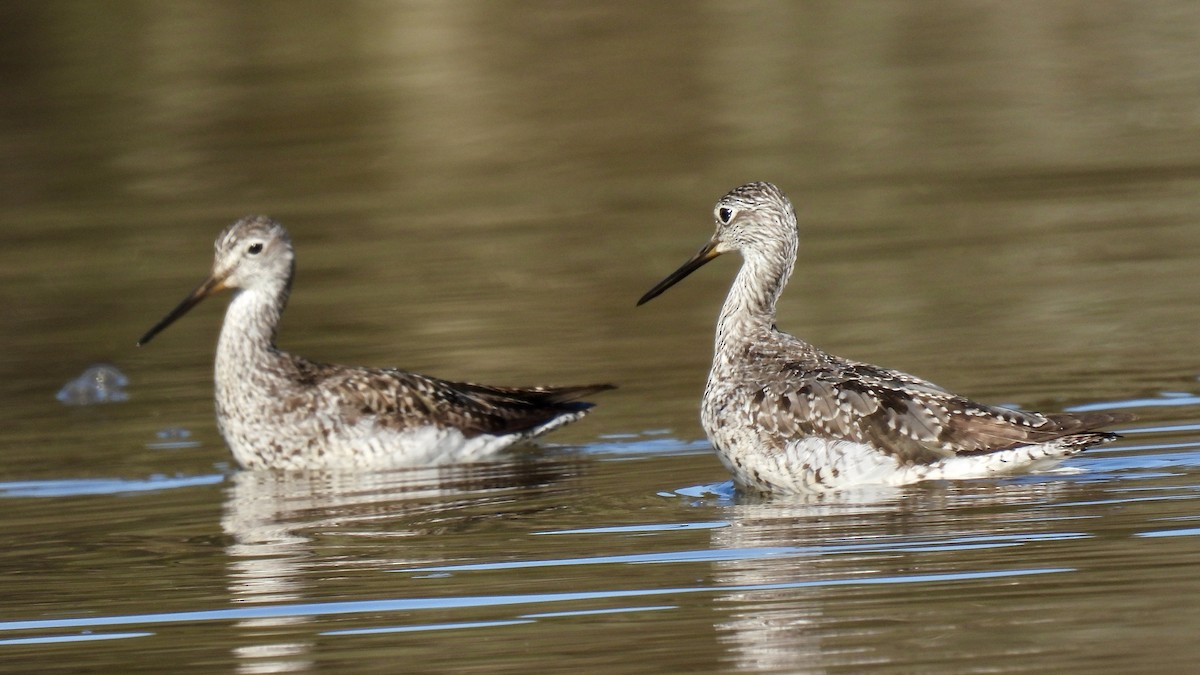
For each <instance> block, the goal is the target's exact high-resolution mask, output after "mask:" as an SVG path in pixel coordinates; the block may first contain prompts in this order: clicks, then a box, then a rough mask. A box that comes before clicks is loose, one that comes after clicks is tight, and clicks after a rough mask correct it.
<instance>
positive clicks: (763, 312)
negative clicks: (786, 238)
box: [716, 241, 796, 354]
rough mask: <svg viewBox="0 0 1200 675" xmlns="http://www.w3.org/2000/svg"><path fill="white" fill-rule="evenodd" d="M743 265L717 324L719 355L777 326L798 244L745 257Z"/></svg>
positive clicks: (775, 247) (744, 255)
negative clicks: (778, 305)
mask: <svg viewBox="0 0 1200 675" xmlns="http://www.w3.org/2000/svg"><path fill="white" fill-rule="evenodd" d="M743 257H744V261H743V263H742V268H741V270H739V271H738V274H737V277H736V278H734V280H733V286H731V287H730V289H729V295H728V296H727V297H726V298H725V304H724V305H722V307H721V316H720V318H719V319H718V321H717V338H716V351H717V353H718V354H719V353H720V352H723V351H725V350H728V349H735V348H737V346H738V345H739V344H741V343H742V342H744V341H746V340H753V339H756V337H757V336H758V335H759V334H761V333H762V332H763V331H769V330H772V329H773V327H774V325H775V303H776V302H777V301H778V300H779V295H780V293H782V292H783V287H784V286H786V285H787V282H788V279H789V278H791V276H792V270H793V268H794V267H795V264H796V243H795V241H790V242H781V243H780V244H779V245H777V246H773V247H771V248H770V249H768V250H764V251H759V250H751V251H746V252H744V253H743Z"/></svg>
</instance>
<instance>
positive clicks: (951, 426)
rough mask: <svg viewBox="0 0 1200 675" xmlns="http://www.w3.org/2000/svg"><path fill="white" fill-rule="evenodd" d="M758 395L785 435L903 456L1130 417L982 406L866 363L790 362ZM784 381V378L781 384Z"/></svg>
mask: <svg viewBox="0 0 1200 675" xmlns="http://www.w3.org/2000/svg"><path fill="white" fill-rule="evenodd" d="M789 369H790V370H791V373H790V377H787V378H781V379H780V380H776V382H775V384H773V385H772V386H768V387H766V388H764V389H762V390H760V391H759V392H758V393H757V395H756V403H757V404H758V406H759V419H758V421H759V424H760V425H762V426H763V427H764V428H765V429H766V430H768V431H769V432H770V433H771V434H773V435H776V436H783V437H785V438H789V439H793V438H801V437H804V436H810V435H813V436H819V437H823V438H829V439H835V440H848V441H855V442H859V443H867V444H870V445H872V446H874V447H876V448H879V449H880V450H881V451H883V452H886V453H888V454H890V455H893V456H895V457H897V458H899V459H901V460H902V461H905V462H914V463H925V462H931V461H936V460H938V459H942V458H946V457H952V456H954V455H971V454H984V453H988V452H995V451H998V450H1004V449H1007V448H1012V447H1016V446H1020V445H1030V444H1036V443H1045V442H1048V441H1053V440H1055V439H1059V438H1063V437H1065V436H1070V435H1073V434H1081V433H1086V432H1089V431H1091V430H1093V429H1096V428H1099V427H1102V426H1105V425H1108V424H1113V423H1117V422H1121V421H1125V420H1128V419H1132V417H1131V416H1128V415H1123V414H1118V413H1089V414H1084V415H1069V414H1056V415H1042V414H1040V413H1034V412H1023V411H1018V410H1011V409H1009V408H1001V407H998V406H987V405H983V404H980V403H976V402H974V401H971V400H969V399H967V398H964V397H962V396H957V395H955V394H951V393H950V392H947V391H946V390H944V389H942V388H941V387H938V386H937V385H934V384H932V383H929V382H926V381H924V380H920V379H918V378H915V377H913V376H911V375H908V374H905V373H901V372H899V371H893V370H886V369H882V368H878V367H876V366H871V365H868V364H861V363H854V362H831V363H827V364H823V365H822V366H821V367H817V368H814V367H813V365H812V364H803V365H801V364H794V365H793V366H791V367H790V368H789ZM784 382H786V384H783V383H784Z"/></svg>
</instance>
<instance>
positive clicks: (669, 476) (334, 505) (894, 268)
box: [0, 0, 1200, 672]
mask: <svg viewBox="0 0 1200 675" xmlns="http://www.w3.org/2000/svg"><path fill="white" fill-rule="evenodd" d="M0 26H2V28H0V33H2V37H3V38H4V39H3V40H0V74H2V76H3V78H4V82H5V91H6V94H5V95H4V96H3V97H0V148H2V149H3V153H0V157H2V159H0V185H2V186H3V189H4V194H5V195H6V197H5V199H4V200H3V203H2V204H0V223H2V225H0V281H3V283H0V307H3V309H4V312H3V314H4V319H5V320H4V325H5V328H6V330H3V331H0V347H2V349H0V397H2V400H3V405H0V447H2V448H3V454H2V459H0V504H2V505H3V511H4V514H5V515H4V518H3V521H2V523H0V541H3V542H4V545H3V546H2V547H0V669H5V670H11V671H14V672H23V671H29V670H30V669H32V668H35V667H36V668H38V669H39V670H54V669H60V670H64V671H78V670H87V669H93V670H114V669H120V670H122V671H137V670H144V671H155V670H161V668H162V667H163V664H165V663H170V664H176V665H177V666H180V667H186V668H187V669H189V670H196V671H204V670H210V671H216V672H229V671H230V670H237V671H243V672H266V671H276V672H280V671H283V672H287V671H295V672H304V671H308V670H333V671H337V672H379V671H388V670H395V669H396V668H397V667H398V665H400V666H403V667H406V668H408V669H412V670H423V671H448V670H453V671H456V670H475V671H480V670H486V671H488V672H510V671H511V672H529V671H533V670H538V671H545V670H567V669H571V670H580V669H596V670H598V669H605V670H611V671H628V672H663V671H695V672H712V671H772V672H780V671H783V672H825V671H841V672H847V671H849V672H856V671H861V670H864V669H867V668H878V669H882V670H892V671H898V672H913V671H920V672H963V671H982V670H986V671H998V670H999V671H1018V672H1020V671H1036V672H1045V671H1056V670H1083V669H1086V670H1089V671H1094V672H1131V671H1145V670H1152V669H1158V670H1177V669H1181V668H1183V667H1187V666H1190V665H1191V664H1193V663H1194V662H1195V661H1196V659H1197V658H1198V657H1200V648H1197V646H1196V641H1195V635H1196V633H1197V631H1198V630H1200V610H1197V607H1200V602H1197V600H1198V598H1200V587H1198V582H1197V581H1196V576H1195V574H1194V570H1195V568H1196V564H1197V562H1200V561H1198V560H1197V558H1198V557H1200V546H1197V541H1198V540H1197V536H1198V535H1200V506H1198V505H1197V504H1194V503H1193V502H1197V500H1198V499H1200V494H1198V493H1200V466H1198V464H1200V453H1198V448H1200V417H1198V415H1197V408H1198V404H1200V398H1198V396H1200V383H1198V382H1197V373H1198V372H1200V369H1198V368H1197V366H1196V356H1195V355H1196V354H1197V353H1200V349H1198V347H1200V337H1198V333H1197V331H1196V330H1195V326H1196V321H1197V316H1198V312H1200V310H1197V308H1196V303H1195V301H1194V299H1195V298H1196V297H1198V296H1200V274H1197V270H1198V269H1200V267H1198V262H1197V261H1198V258H1197V254H1196V251H1198V250H1200V228H1198V227H1197V226H1196V218H1197V214H1200V163H1197V160H1196V158H1197V157H1200V115H1198V114H1197V111H1200V58H1198V57H1200V53H1198V52H1197V46H1196V41H1195V40H1194V36H1195V35H1196V34H1197V32H1200V11H1198V10H1197V9H1196V8H1194V7H1193V6H1192V5H1191V4H1190V3H1184V2H1171V1H1168V0H1164V1H1162V2H1156V3H1150V4H1141V5H1137V6H1133V5H1128V4H1126V3H1109V2H1099V3H1096V2H1089V3H1083V2H1078V3H1073V2H1067V3H1056V4H1055V5H1053V6H1052V7H1045V6H1036V7H1034V6H1026V5H1010V4H1006V3H992V4H986V3H985V4H980V3H973V2H957V1H948V2H939V3H932V4H930V3H916V4H911V3H905V4H899V3H897V4H883V3H835V4H826V3H799V4H792V5H789V6H774V5H764V6H747V7H743V6H740V5H739V6H738V7H737V8H736V9H734V8H733V7H732V6H728V7H727V6H726V5H725V4H722V3H701V4H679V5H676V4H674V3H615V4H612V3H609V4H606V5H605V6H604V7H583V6H578V7H576V6H573V5H558V4H554V3H546V4H535V5H527V4H519V5H518V4H514V5H507V4H495V3H487V4H484V5H480V6H479V7H473V8H466V7H452V6H449V5H445V4H442V3H433V4H428V5H423V4H419V3H399V4H380V3H340V4H339V5H338V6H337V9H336V10H335V9H333V7H332V6H326V5H322V4H305V3H290V2H289V3H285V2H267V3H256V4H254V5H250V6H244V5H241V4H230V3H216V4H214V3H198V2H196V3H192V2H179V3H170V4H161V3H139V2H134V3H126V4H123V5H120V7H119V8H118V7H101V6H93V5H91V4H88V3H71V2H59V1H54V2H44V3H18V4H15V5H12V6H11V7H9V8H8V9H6V10H5V11H4V21H2V22H0ZM763 179H765V180H771V181H774V182H776V183H778V184H779V185H780V186H781V187H782V188H783V189H784V190H785V191H786V192H787V193H788V194H789V195H790V196H791V198H792V200H793V201H794V202H795V204H796V206H797V211H798V214H799V218H800V223H801V225H800V226H801V242H802V243H801V253H800V260H799V263H798V266H797V273H796V276H795V279H794V281H793V283H792V284H791V286H790V287H789V289H788V290H787V292H786V293H785V295H784V298H783V300H782V302H781V307H780V326H781V327H782V328H784V329H785V330H789V331H791V332H794V333H796V334H798V335H801V336H803V337H805V338H806V339H808V340H810V341H812V342H814V343H816V344H817V345H819V346H822V347H824V348H826V349H828V350H830V351H833V352H835V353H838V354H842V355H845V356H848V357H851V358H856V359H861V360H866V361H871V362H874V363H880V364H883V365H887V366H891V367H897V368H901V369H903V370H906V371H909V372H914V373H917V374H920V375H922V376H924V377H927V378H929V379H932V380H934V381H936V382H939V383H941V384H944V385H945V386H948V387H950V388H952V389H954V390H957V391H961V392H963V393H966V394H969V395H971V396H973V397H976V398H979V399H982V400H985V401H989V402H995V403H1007V404H1011V405H1018V406H1022V407H1027V408H1037V409H1048V410H1063V409H1066V410H1085V409H1128V410H1131V411H1133V412H1135V413H1137V414H1138V415H1139V418H1140V419H1139V420H1138V421H1137V422H1136V423H1134V424H1131V425H1128V427H1127V428H1125V429H1123V430H1122V431H1123V432H1125V436H1124V438H1123V439H1122V440H1121V441H1119V442H1117V443H1115V444H1113V445H1110V446H1105V447H1103V448H1097V449H1095V450H1093V451H1090V452H1088V453H1086V454H1085V455H1083V456H1080V457H1078V458H1075V459H1072V460H1071V461H1069V462H1067V463H1066V464H1065V465H1064V466H1063V467H1061V468H1060V469H1059V470H1057V471H1054V472H1051V473H1046V474H1041V475H1036V476H1026V477H1017V478H1009V479H1003V480H985V481H973V482H965V483H958V484H943V483H931V484H923V485H918V486H912V487H907V488H902V489H894V490H883V491H857V492H848V493H844V494H837V495H827V496H824V497H819V498H809V499H775V500H762V499H751V498H747V497H743V496H740V495H736V494H734V493H733V492H732V490H731V488H730V486H729V485H728V483H727V482H726V479H727V476H726V474H725V472H724V471H723V469H722V468H721V467H720V465H719V463H718V462H717V460H716V459H715V458H714V457H713V455H712V453H711V450H710V448H709V447H708V445H707V443H706V442H705V441H704V439H703V434H702V432H701V430H700V428H699V423H698V419H697V417H698V414H697V404H698V400H699V397H700V393H701V389H702V387H703V381H704V377H705V374H706V370H707V366H708V360H709V358H710V354H711V342H712V330H713V321H714V319H715V315H716V312H717V308H718V306H719V303H720V301H721V297H722V295H723V293H724V291H725V289H726V288H727V287H728V284H729V280H730V278H731V277H732V275H733V272H734V269H735V267H736V264H737V261H736V259H734V258H732V257H730V258H729V259H722V260H720V261H717V262H715V263H713V264H711V265H709V266H707V267H706V268H705V269H704V270H702V271H700V272H698V273H697V274H695V275H693V276H692V277H690V278H689V279H688V280H687V281H686V282H685V283H682V284H680V285H679V286H677V287H675V288H673V289H671V291H670V292H669V293H667V294H664V295H663V296H662V297H660V298H658V299H656V300H655V301H654V302H653V303H650V304H649V305H646V306H644V307H640V308H635V307H634V306H633V303H634V302H635V300H636V299H637V298H638V297H639V296H640V295H641V294H642V293H643V292H644V291H645V290H646V289H647V288H649V287H650V286H651V285H652V284H653V283H654V282H656V281H657V280H658V279H660V278H661V277H662V276H663V275H665V274H666V273H667V272H669V271H671V270H673V269H675V267H676V266H677V265H678V264H679V263H681V262H682V261H683V260H684V259H685V258H686V257H687V256H689V255H690V254H691V253H692V252H694V251H695V250H696V248H698V247H699V246H700V245H701V244H702V243H703V242H704V241H705V240H706V239H707V237H708V236H709V235H710V233H711V230H712V221H711V215H710V209H711V206H712V204H713V202H714V201H715V200H716V199H717V198H718V197H719V196H720V195H721V194H723V193H724V192H725V191H726V190H728V189H730V188H732V187H734V186H735V185H737V184H740V183H743V182H746V181H749V180H763ZM258 212H265V213H268V214H270V215H272V216H274V217H276V218H278V219H280V220H281V221H282V222H284V223H285V225H286V226H287V227H288V228H289V229H290V231H291V233H292V236H293V239H294V241H295V244H296V247H297V253H298V265H299V273H298V277H297V280H296V285H295V288H294V292H293V296H292V302H291V306H290V307H289V310H288V313H287V316H286V318H285V321H284V324H283V326H282V332H281V335H280V343H281V346H283V347H284V348H286V349H289V350H293V351H296V352H299V353H302V354H304V355H306V356H309V357H311V358H315V359H320V360H328V361H334V362H345V363H355V364H367V365H396V366H401V367H405V368H409V369H413V370H418V371H422V372H428V373H431V374H435V375H439V376H443V377H448V378H458V379H472V380H477V381H484V382H493V383H497V384H505V383H508V384H522V383H538V382H556V383H583V382H593V381H610V382H615V383H617V384H619V385H620V386H621V388H620V389H618V390H617V391H615V392H611V393H606V394H603V395H601V396H598V397H597V401H598V403H599V407H598V408H597V409H596V411H595V414H593V415H592V416H590V417H589V418H587V419H586V420H584V421H582V422H580V423H577V424H574V425H571V426H569V427H567V428H565V429H563V430H561V431H559V432H556V433H555V434H554V435H553V436H550V437H548V438H547V439H546V442H545V443H543V444H542V445H541V446H540V447H538V448H534V449H527V450H524V451H521V452H518V453H514V454H513V456H511V457H508V458H505V459H504V460H503V461H500V462H497V463H496V464H494V465H484V466H467V467H447V468H441V469H426V470H415V471H401V472H391V473H384V474H375V475H367V476H354V475H271V474H265V475H264V474H254V473H246V472H239V471H237V470H236V469H235V467H233V466H232V459H231V458H230V456H229V453H228V450H227V449H226V448H225V447H224V445H223V443H222V442H221V439H220V437H219V436H218V435H217V433H216V430H215V425H214V422H213V413H212V402H211V399H212V385H211V359H212V348H213V344H214V342H215V338H216V333H217V330H218V326H219V323H220V314H221V310H222V305H223V301H222V300H220V299H218V300H213V301H209V302H208V303H205V305H202V306H201V307H200V308H198V309H197V310H195V311H193V312H192V314H190V315H189V316H187V317H186V318H185V319H183V320H182V321H180V322H179V323H177V324H176V325H174V326H172V327H171V328H170V329H169V330H168V331H167V332H165V333H163V334H162V335H161V336H159V337H158V338H157V339H156V340H155V341H154V343H152V344H151V345H149V346H148V347H147V348H143V349H136V348H135V347H134V346H133V342H134V340H136V339H137V337H138V336H139V335H141V334H142V332H143V331H144V330H145V329H146V328H148V327H149V326H150V325H152V324H153V323H154V322H155V321H156V320H157V319H158V318H159V317H160V316H161V315H162V313H164V312H165V311H167V310H168V309H170V308H171V307H173V306H174V305H175V303H176V302H178V300H179V299H180V298H182V297H183V295H184V294H186V293H187V292H188V291H189V290H191V288H193V287H194V285H195V284H196V283H198V282H199V281H200V280H201V279H202V278H203V277H204V275H205V274H206V273H207V271H208V266H209V264H210V262H211V247H210V245H211V242H212V239H213V238H214V237H215V235H216V234H217V232H218V231H220V229H221V228H222V227H224V226H225V225H227V224H228V223H229V222H232V221H233V220H234V219H236V218H237V217H239V216H242V215H244V214H246V213H258ZM101 363H107V364H112V365H113V366H116V367H117V368H119V369H120V371H121V372H122V373H123V374H125V375H126V376H127V377H128V385H127V386H126V387H125V393H126V394H127V396H128V400H126V401H124V402H113V403H108V404H103V405H88V406H64V405H63V404H62V403H60V401H59V400H57V399H56V393H57V392H58V391H59V390H60V389H61V388H62V387H63V385H64V384H65V383H67V382H68V381H70V380H72V379H74V378H76V377H77V376H79V375H80V373H82V372H84V370H85V369H87V368H88V367H90V366H92V365H94V364H101Z"/></svg>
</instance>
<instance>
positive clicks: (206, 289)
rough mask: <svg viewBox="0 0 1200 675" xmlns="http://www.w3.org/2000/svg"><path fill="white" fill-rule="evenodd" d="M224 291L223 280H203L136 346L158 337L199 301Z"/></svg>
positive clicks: (210, 278) (211, 278)
mask: <svg viewBox="0 0 1200 675" xmlns="http://www.w3.org/2000/svg"><path fill="white" fill-rule="evenodd" d="M224 289H225V279H223V278H222V279H218V278H217V277H209V278H207V279H205V280H204V283H202V284H200V285H199V286H197V287H196V290H194V291H192V293H191V295H189V296H187V297H186V298H184V299H183V302H181V303H179V306H178V307H176V308H175V309H173V310H171V313H170V314H168V315H166V316H164V317H163V318H162V320H161V321H159V322H158V323H156V324H154V327H153V328H151V329H150V330H148V331H146V334H145V335H143V336H142V339H140V340H138V341H137V346H139V347H141V346H142V345H144V344H146V343H147V342H149V341H150V340H151V339H152V338H153V337H154V336H155V335H158V334H159V333H160V332H162V330H163V329H164V328H166V327H167V326H170V325H171V324H173V323H175V320H176V319H178V318H179V317H181V316H183V315H184V314H187V313H188V310H189V309H191V308H193V307H195V306H196V305H198V304H200V301H201V300H203V299H205V298H207V297H208V296H210V295H212V294H213V293H216V292H218V291H221V290H224Z"/></svg>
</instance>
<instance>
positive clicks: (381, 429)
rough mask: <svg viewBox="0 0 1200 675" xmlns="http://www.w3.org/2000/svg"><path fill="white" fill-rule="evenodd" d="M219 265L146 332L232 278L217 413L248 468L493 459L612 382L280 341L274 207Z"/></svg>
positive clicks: (236, 235) (224, 250)
mask: <svg viewBox="0 0 1200 675" xmlns="http://www.w3.org/2000/svg"><path fill="white" fill-rule="evenodd" d="M215 248H216V255H215V260H214V264H213V272H212V275H211V276H210V277H209V278H208V279H207V280H206V281H205V282H204V283H202V284H201V285H200V286H199V287H198V288H197V289H196V290H195V291H194V292H193V293H192V294H191V295H189V296H188V297H187V298H186V299H184V301H183V302H182V303H180V305H179V306H178V307H176V308H175V310H173V311H172V312H171V313H170V314H168V315H167V316H166V317H164V318H163V320H162V321H160V322H159V323H158V324H157V325H155V326H154V328H152V329H150V331H148V332H147V333H146V335H145V336H143V337H142V339H141V340H139V342H138V344H139V345H141V344H145V343H146V342H148V341H149V340H150V339H151V338H153V337H154V336H155V335H156V334H157V333H158V332H159V331H161V330H162V329H164V328H166V327H167V326H168V325H170V324H171V323H172V322H174V321H175V320H176V319H178V318H179V317H180V316H182V315H183V314H184V313H186V312H187V311H188V310H189V309H191V308H192V307H194V306H195V305H196V304H197V303H199V302H200V301H201V300H203V299H204V298H205V297H207V296H209V295H211V294H213V293H216V292H218V291H220V290H223V289H225V288H232V289H234V297H233V299H232V300H231V301H230V303H229V308H228V310H227V311H226V313H225V322H224V324H223V325H222V328H221V337H220V339H219V341H218V343H217V355H216V362H215V368H214V371H215V372H214V375H215V377H214V379H215V383H216V386H215V397H216V411H217V425H218V427H219V428H220V431H221V435H222V436H223V437H224V438H225V442H226V443H227V444H228V445H229V448H230V450H231V451H232V452H233V455H234V458H235V459H237V461H238V463H239V464H241V465H242V466H243V467H246V468H249V469H354V470H362V469H383V468H392V467H404V466H426V465H432V464H445V463H454V462H470V461H476V460H480V459H485V458H487V457H489V456H491V455H494V454H496V453H497V452H499V451H500V450H502V449H504V448H506V447H508V446H511V445H513V444H515V443H518V442H521V441H524V440H527V439H530V438H533V437H535V436H539V435H541V434H543V433H546V432H548V431H551V430H553V429H556V428H558V427H560V426H562V425H564V424H567V423H568V422H572V421H574V420H577V419H579V418H580V417H583V416H584V415H585V414H586V413H587V410H588V409H589V408H591V404H590V403H586V402H583V401H579V400H577V399H579V398H580V397H583V396H586V395H588V394H591V393H594V392H597V391H603V390H605V389H610V388H611V386H610V385H588V386H580V387H527V388H506V387H489V386H484V385H476V384H467V383H460V382H449V381H445V380H439V379H436V378H432V377H427V376H424V375H418V374H416V373H409V372H405V371H402V370H396V369H384V368H357V367H351V366H342V365H330V364H320V363H314V362H312V361H309V360H307V359H304V358H302V357H299V356H296V355H294V354H289V353H287V352H285V351H282V350H280V349H278V348H277V347H276V346H275V333H276V328H277V326H278V324H279V319H280V316H281V315H282V313H283V309H284V307H285V306H286V304H287V299H288V294H289V291H290V289H291V283H292V276H293V272H294V267H295V254H294V252H293V249H292V244H291V239H290V237H288V234H287V232H286V230H284V229H283V226H281V225H279V224H278V223H276V222H275V221H273V220H271V219H269V218H266V217H264V216H256V217H248V218H243V219H242V220H239V221H238V222H236V223H234V224H233V225H231V226H229V227H228V228H226V230H225V231H224V232H222V233H221V235H220V236H219V237H218V238H217V242H216V245H215Z"/></svg>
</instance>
